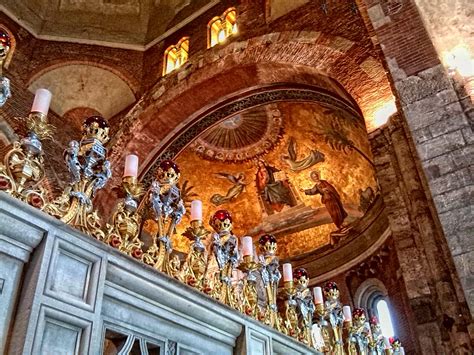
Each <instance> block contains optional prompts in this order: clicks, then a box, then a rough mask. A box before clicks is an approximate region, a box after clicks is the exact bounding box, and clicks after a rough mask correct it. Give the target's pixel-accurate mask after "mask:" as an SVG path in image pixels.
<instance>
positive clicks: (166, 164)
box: [160, 160, 180, 174]
mask: <svg viewBox="0 0 474 355" xmlns="http://www.w3.org/2000/svg"><path fill="white" fill-rule="evenodd" d="M160 169H161V170H163V171H168V170H170V169H173V170H174V172H175V173H176V174H179V172H180V170H179V166H178V164H176V163H175V162H174V161H172V160H163V161H162V162H161V163H160Z"/></svg>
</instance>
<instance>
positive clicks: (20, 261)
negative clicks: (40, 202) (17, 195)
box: [0, 192, 44, 354]
mask: <svg viewBox="0 0 474 355" xmlns="http://www.w3.org/2000/svg"><path fill="white" fill-rule="evenodd" d="M0 195H5V193H4V192H0ZM7 198H8V197H7ZM9 200H11V201H10V202H11V203H19V202H18V201H15V200H13V199H9ZM5 211H6V204H5V202H4V200H3V199H1V200H0V213H1V214H2V222H4V223H1V224H0V305H1V307H0V353H1V354H3V353H6V349H7V346H8V340H9V339H11V326H12V323H13V321H12V315H13V313H14V310H15V307H16V304H17V298H18V294H19V290H20V285H21V279H22V275H23V266H24V265H25V264H26V263H27V262H28V261H29V260H30V254H31V252H32V251H33V250H34V249H35V248H36V247H37V246H38V244H39V243H40V242H41V239H42V238H43V235H44V230H42V229H41V228H39V227H37V226H32V225H31V224H30V223H29V221H28V217H29V216H28V213H26V212H25V213H21V214H20V215H17V214H15V215H10V214H8V213H6V212H5Z"/></svg>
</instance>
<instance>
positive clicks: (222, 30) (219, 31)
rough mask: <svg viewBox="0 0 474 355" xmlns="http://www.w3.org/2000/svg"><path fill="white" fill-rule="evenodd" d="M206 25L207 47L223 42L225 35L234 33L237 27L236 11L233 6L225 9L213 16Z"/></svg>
mask: <svg viewBox="0 0 474 355" xmlns="http://www.w3.org/2000/svg"><path fill="white" fill-rule="evenodd" d="M207 27H208V45H207V47H208V48H211V47H214V46H215V45H216V44H219V43H223V42H225V40H226V39H227V37H229V36H232V35H235V34H236V33H237V32H238V29H237V12H236V11H235V9H234V8H233V7H231V8H230V9H227V10H226V11H225V12H224V13H223V14H222V15H221V16H216V17H214V18H213V19H212V20H211V21H210V22H209V24H208V25H207Z"/></svg>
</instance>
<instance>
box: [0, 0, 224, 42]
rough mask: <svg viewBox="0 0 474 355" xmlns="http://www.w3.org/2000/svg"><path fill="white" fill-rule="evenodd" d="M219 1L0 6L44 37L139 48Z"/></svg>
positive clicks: (30, 1) (52, 0) (55, 0)
mask: <svg viewBox="0 0 474 355" xmlns="http://www.w3.org/2000/svg"><path fill="white" fill-rule="evenodd" d="M218 2H219V1H218V0H193V1H191V0H23V1H18V0H3V1H2V4H1V5H0V10H3V11H4V12H5V13H7V14H8V15H9V16H10V17H12V18H13V19H15V20H16V21H18V22H20V23H21V24H22V25H23V26H24V27H25V28H27V29H28V30H30V31H31V32H33V34H34V35H36V36H38V37H40V38H44V39H53V40H54V39H59V40H61V41H72V42H76V41H77V42H85V43H98V42H100V44H103V45H107V44H109V45H113V46H119V47H125V48H132V49H140V48H144V47H145V46H147V45H150V43H152V42H153V41H154V40H156V39H158V38H160V37H161V36H163V35H164V34H165V33H166V32H167V31H168V30H169V29H170V28H171V27H173V26H175V27H176V28H179V27H181V24H184V23H187V22H189V20H191V19H192V18H194V17H196V16H198V15H200V14H201V13H202V12H203V11H205V10H207V9H209V8H211V7H212V6H214V5H215V4H217V3H218Z"/></svg>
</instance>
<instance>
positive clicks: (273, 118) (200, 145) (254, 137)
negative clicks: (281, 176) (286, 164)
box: [192, 105, 283, 162]
mask: <svg viewBox="0 0 474 355" xmlns="http://www.w3.org/2000/svg"><path fill="white" fill-rule="evenodd" d="M282 134H283V120H282V117H281V113H280V111H279V110H278V108H277V106H276V105H267V106H265V107H257V108H253V109H251V110H248V111H245V112H242V113H239V114H236V115H234V116H231V117H229V118H227V119H225V120H224V121H222V122H220V123H219V124H218V125H217V126H215V127H213V128H211V129H210V130H209V131H207V132H205V133H204V134H203V135H202V136H201V137H199V138H198V139H197V140H196V141H195V142H194V143H193V144H192V148H193V150H194V151H195V152H196V153H198V154H199V155H200V156H202V157H204V158H206V159H211V160H219V161H224V162H239V161H247V160H251V159H254V158H256V157H258V156H260V155H263V154H265V153H267V152H268V151H270V150H272V149H273V147H275V145H276V144H277V143H278V142H279V140H280V138H281V137H282Z"/></svg>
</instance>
